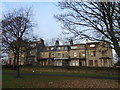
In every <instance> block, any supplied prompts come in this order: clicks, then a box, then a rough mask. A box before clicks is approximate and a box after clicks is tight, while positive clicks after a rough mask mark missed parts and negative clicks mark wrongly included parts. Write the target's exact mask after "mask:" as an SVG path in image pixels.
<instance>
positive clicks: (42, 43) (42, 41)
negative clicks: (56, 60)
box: [40, 39, 45, 47]
mask: <svg viewBox="0 0 120 90" xmlns="http://www.w3.org/2000/svg"><path fill="white" fill-rule="evenodd" d="M40 43H41V45H42V46H43V47H44V46H45V44H44V40H43V39H40Z"/></svg>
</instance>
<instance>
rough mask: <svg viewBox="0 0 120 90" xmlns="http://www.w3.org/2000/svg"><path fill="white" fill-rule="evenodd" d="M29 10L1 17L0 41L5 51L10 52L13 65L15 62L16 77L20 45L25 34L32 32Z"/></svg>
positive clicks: (23, 9) (20, 10)
mask: <svg viewBox="0 0 120 90" xmlns="http://www.w3.org/2000/svg"><path fill="white" fill-rule="evenodd" d="M31 17H32V12H31V8H20V9H18V10H14V11H12V12H8V13H6V14H4V15H3V20H2V41H3V46H5V47H6V49H9V50H12V52H13V54H14V64H15V62H17V77H20V72H19V57H20V53H21V50H22V43H23V40H24V39H25V37H26V34H29V32H30V31H31V30H32V27H33V23H32V18H31Z"/></svg>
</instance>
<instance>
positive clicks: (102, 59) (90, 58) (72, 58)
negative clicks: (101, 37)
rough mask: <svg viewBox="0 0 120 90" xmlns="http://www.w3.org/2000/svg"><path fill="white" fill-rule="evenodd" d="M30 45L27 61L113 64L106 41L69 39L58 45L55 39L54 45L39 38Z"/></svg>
mask: <svg viewBox="0 0 120 90" xmlns="http://www.w3.org/2000/svg"><path fill="white" fill-rule="evenodd" d="M31 46H33V49H31V50H30V52H29V58H28V62H31V63H34V62H37V63H39V65H42V66H89V67H112V66H113V57H112V48H111V46H110V43H108V42H103V41H101V42H87V43H82V44H74V43H73V41H72V40H71V41H70V44H69V45H59V41H56V42H55V45H54V46H45V45H44V40H42V39H41V40H40V41H39V42H35V43H32V44H31ZM11 56H12V55H11ZM24 56H25V55H24ZM22 60H23V59H22ZM20 61H21V60H20ZM23 62H25V61H24V60H23Z"/></svg>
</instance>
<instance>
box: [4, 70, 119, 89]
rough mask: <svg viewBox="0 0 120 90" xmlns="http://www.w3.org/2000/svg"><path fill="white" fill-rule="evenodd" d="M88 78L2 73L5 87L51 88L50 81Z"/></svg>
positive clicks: (105, 75) (65, 73)
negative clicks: (18, 76) (18, 75)
mask: <svg viewBox="0 0 120 90" xmlns="http://www.w3.org/2000/svg"><path fill="white" fill-rule="evenodd" d="M3 72H16V71H14V70H3ZM21 73H33V72H31V71H22V72H21ZM34 73H47V74H63V75H68V74H69V75H85V76H98V77H118V75H111V74H110V75H109V74H95V73H93V74H85V73H74V72H34ZM73 79H74V80H79V79H81V80H86V78H80V77H65V76H37V75H24V76H22V78H16V73H15V74H3V75H2V87H3V88H51V86H50V84H49V83H50V82H54V81H65V80H71V82H72V80H73Z"/></svg>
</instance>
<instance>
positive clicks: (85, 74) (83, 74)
mask: <svg viewBox="0 0 120 90" xmlns="http://www.w3.org/2000/svg"><path fill="white" fill-rule="evenodd" d="M3 72H16V71H15V70H3ZM21 73H45V74H63V75H82V76H96V77H118V74H106V73H104V74H103V73H101V74H100V73H79V72H39V71H35V72H32V71H21Z"/></svg>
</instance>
